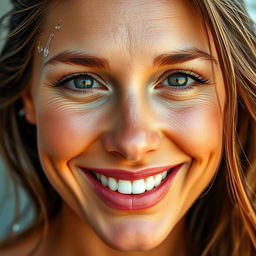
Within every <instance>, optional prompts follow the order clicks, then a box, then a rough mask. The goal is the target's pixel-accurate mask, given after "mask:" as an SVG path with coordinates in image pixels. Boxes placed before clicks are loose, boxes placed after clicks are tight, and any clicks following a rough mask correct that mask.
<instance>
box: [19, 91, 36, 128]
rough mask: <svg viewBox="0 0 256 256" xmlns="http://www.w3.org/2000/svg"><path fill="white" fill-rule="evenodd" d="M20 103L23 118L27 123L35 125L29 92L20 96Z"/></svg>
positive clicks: (32, 104)
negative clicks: (22, 109) (23, 112)
mask: <svg viewBox="0 0 256 256" xmlns="http://www.w3.org/2000/svg"><path fill="white" fill-rule="evenodd" d="M22 101H23V105H24V111H25V118H26V120H27V122H28V123H30V124H34V125H35V124H36V115H35V113H36V112H35V105H34V101H33V98H32V95H31V92H30V90H27V91H25V92H24V93H23V94H22Z"/></svg>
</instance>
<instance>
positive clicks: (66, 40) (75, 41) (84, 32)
mask: <svg viewBox="0 0 256 256" xmlns="http://www.w3.org/2000/svg"><path fill="white" fill-rule="evenodd" d="M60 19H61V20H62V22H61V30H60V31H59V32H58V33H57V35H56V36H55V38H54V40H53V41H52V43H51V52H50V56H49V57H51V55H56V54H58V53H59V52H61V51H65V50H67V49H69V50H72V49H73V50H78V49H79V50H84V51H86V52H87V53H89V54H92V55H100V56H103V57H105V58H107V59H111V58H113V57H119V59H120V61H121V59H122V57H123V58H126V60H127V58H129V60H130V61H131V60H134V59H136V60H141V61H143V63H145V61H146V59H147V58H150V60H152V58H153V56H155V55H158V54H161V53H162V52H167V51H171V50H178V49H182V48H192V47H196V48H199V49H201V50H204V51H207V52H208V51H209V50H208V48H209V46H208V42H207V40H206V35H205V31H204V29H203V24H202V18H201V17H200V15H198V13H196V11H195V10H194V9H193V8H192V5H191V4H189V3H187V2H186V1H183V0H140V1H137V0H104V1H102V0H76V1H70V0H66V1H60V2H58V3H54V4H52V6H51V7H50V8H49V12H48V17H47V29H46V31H45V32H44V35H43V37H44V41H47V37H48V36H49V33H50V31H51V29H52V28H53V27H54V25H55V24H56V23H58V21H59V20H60ZM110 61H111V60H110Z"/></svg>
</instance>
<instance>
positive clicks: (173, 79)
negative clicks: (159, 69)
mask: <svg viewBox="0 0 256 256" xmlns="http://www.w3.org/2000/svg"><path fill="white" fill-rule="evenodd" d="M187 81H188V79H187V77H185V76H181V75H178V74H177V75H172V76H170V77H169V79H168V82H169V84H170V85H172V86H184V85H186V83H187Z"/></svg>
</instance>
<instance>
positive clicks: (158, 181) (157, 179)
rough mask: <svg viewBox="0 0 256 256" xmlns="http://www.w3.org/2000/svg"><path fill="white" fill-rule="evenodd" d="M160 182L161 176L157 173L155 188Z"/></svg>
mask: <svg viewBox="0 0 256 256" xmlns="http://www.w3.org/2000/svg"><path fill="white" fill-rule="evenodd" d="M161 180H162V175H161V173H158V174H157V175H155V187H157V186H159V185H160V183H161Z"/></svg>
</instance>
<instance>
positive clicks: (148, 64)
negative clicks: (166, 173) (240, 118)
mask: <svg viewBox="0 0 256 256" xmlns="http://www.w3.org/2000/svg"><path fill="white" fill-rule="evenodd" d="M67 10H68V11H67ZM60 19H61V20H62V22H61V29H60V30H59V31H58V33H56V35H55V36H54V38H53V39H52V41H51V45H50V47H49V55H48V56H47V57H46V58H45V57H44V56H43V55H42V54H39V53H38V52H37V51H35V58H34V69H33V76H32V80H31V90H30V91H29V92H26V93H24V95H23V100H24V105H25V111H26V118H27V121H28V122H30V123H32V124H35V125H36V126H37V136H38V150H39V155H40V160H41V163H42V166H43V168H44V171H45V173H46V175H47V177H48V178H49V180H50V182H51V183H52V185H53V186H54V188H55V189H56V190H57V191H58V192H59V193H60V195H61V196H62V198H63V199H64V206H63V208H62V210H61V214H60V216H59V217H58V218H57V219H56V221H54V222H53V223H52V225H51V227H50V232H49V236H48V237H47V239H46V240H45V241H44V243H43V246H42V247H41V248H40V250H39V252H38V255H45V254H46V252H47V251H51V252H52V253H54V254H55V255H71V254H70V253H71V252H72V253H73V254H74V255H106V256H107V255H141V256H142V255H163V256H165V255H191V252H187V248H188V243H189V241H187V237H186V227H185V225H184V221H185V214H186V212H187V211H188V209H189V208H190V207H191V205H192V204H193V203H194V202H195V200H196V199H197V198H198V197H199V196H200V195H201V193H202V192H203V191H204V190H205V189H206V188H207V186H208V185H209V184H210V182H211V181H212V179H213V177H214V175H215V174H216V170H217V168H218V165H219V162H220V158H221V153H222V129H223V121H222V119H223V108H224V104H225V90H224V83H223V80H222V74H221V70H220V67H219V65H218V60H217V55H216V51H215V49H214V45H213V40H212V38H211V36H210V43H211V46H212V52H211V51H210V49H209V43H208V41H207V36H206V34H205V31H204V29H203V23H202V18H201V17H200V16H199V15H198V14H197V13H196V12H195V11H193V9H192V8H191V5H190V4H188V3H186V2H185V1H180V0H160V1H159V0H151V1H146V0H145V1H144V0H143V1H136V0H122V1H114V0H106V1H101V0H77V1H61V2H60V3H53V4H52V6H50V8H49V11H48V17H46V22H47V26H46V27H47V29H46V30H45V31H44V33H43V34H42V36H41V38H40V42H43V43H44V45H45V43H46V42H47V39H48V38H49V33H50V32H51V29H52V28H53V27H54V26H55V24H56V23H58V21H59V20H60ZM196 49H197V50H196ZM67 51H69V52H68V53H67ZM63 52H65V54H64V55H63V54H62V55H61V58H60V54H61V53H63ZM78 52H79V54H78ZM203 52H204V53H203ZM167 53H168V54H171V55H172V56H171V57H170V58H168V61H166V60H167V59H165V61H162V62H164V63H160V58H159V57H158V58H156V57H157V56H162V57H163V56H166V55H163V54H167ZM210 53H211V54H210ZM71 54H72V55H75V56H72V60H73V62H74V59H75V58H76V60H77V59H78V57H79V58H80V61H79V62H80V63H84V64H85V63H87V66H86V65H82V64H80V65H79V64H78V63H77V64H74V63H71V61H70V60H69V61H64V59H65V58H67V57H68V58H70V56H71ZM82 54H83V55H84V56H83V57H82ZM178 54H179V56H178ZM88 55H90V56H97V57H98V58H104V64H105V65H104V66H105V67H103V65H102V64H101V66H97V67H96V66H92V65H91V64H90V65H88V63H89V62H88V61H87V62H86V61H81V58H85V57H88ZM174 55H175V56H174ZM56 56H59V59H56ZM53 58H54V59H53ZM162 59H163V58H162ZM154 60H155V63H154ZM76 62H78V61H76ZM90 63H92V62H90ZM154 64H155V65H154ZM160 64H161V65H160ZM213 70H214V72H213ZM184 72H185V74H187V76H186V79H187V85H186V86H185V87H184V88H176V87H174V86H171V85H169V84H168V79H167V78H168V76H170V75H172V74H175V73H176V74H177V73H178V74H179V75H180V74H181V73H184ZM84 73H86V74H89V75H91V77H92V78H93V79H95V80H94V87H93V88H91V89H77V88H75V86H74V85H75V83H74V80H70V81H68V82H65V83H64V84H62V85H59V86H56V81H59V80H61V79H63V78H64V77H66V76H70V75H74V74H84ZM180 76H181V75H180ZM193 77H195V79H194V78H193ZM87 78H88V77H87ZM183 78H184V75H183ZM184 79H185V78H184ZM199 80H200V81H201V82H199ZM88 81H91V80H88ZM177 164H182V167H181V169H180V170H179V171H178V173H177V175H176V176H175V177H174V180H173V183H172V185H171V187H170V189H169V191H168V192H167V194H166V195H165V197H164V198H163V199H162V200H161V201H160V202H159V203H158V204H156V205H154V206H153V207H150V208H147V209H143V210H136V211H122V210H117V209H114V208H112V207H110V206H108V205H107V204H106V203H105V202H104V201H102V200H101V198H99V197H98V195H97V194H96V193H95V191H94V188H93V187H92V186H91V183H90V181H89V180H88V179H87V178H86V176H85V175H84V174H83V173H82V171H81V170H80V168H79V166H84V167H91V168H93V167H95V168H112V169H125V170H129V171H131V172H136V171H138V170H141V169H145V168H149V167H159V166H167V165H177Z"/></svg>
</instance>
